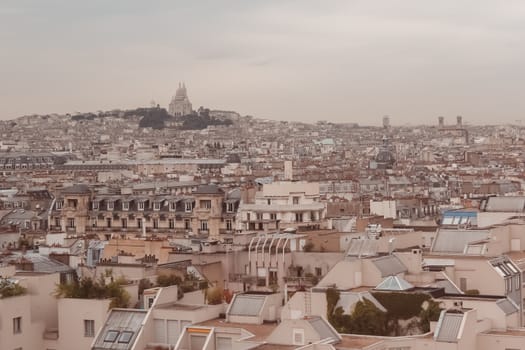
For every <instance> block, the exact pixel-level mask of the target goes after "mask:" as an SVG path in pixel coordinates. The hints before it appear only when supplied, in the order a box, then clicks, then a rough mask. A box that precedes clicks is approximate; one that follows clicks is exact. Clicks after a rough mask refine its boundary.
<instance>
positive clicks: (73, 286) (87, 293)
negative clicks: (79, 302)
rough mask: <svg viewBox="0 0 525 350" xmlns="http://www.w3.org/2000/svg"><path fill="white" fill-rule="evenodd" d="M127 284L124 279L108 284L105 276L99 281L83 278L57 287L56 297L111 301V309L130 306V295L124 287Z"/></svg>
mask: <svg viewBox="0 0 525 350" xmlns="http://www.w3.org/2000/svg"><path fill="white" fill-rule="evenodd" d="M125 283H126V280H125V279H123V278H118V279H116V280H112V281H111V282H110V283H106V280H105V278H104V276H103V275H101V276H100V278H99V279H98V280H93V279H92V278H90V277H83V278H81V279H80V280H75V281H73V282H69V283H61V284H58V285H57V286H56V289H55V296H56V297H57V298H77V299H111V303H110V305H109V307H110V308H114V307H122V308H126V307H128V306H129V300H130V295H129V293H128V292H126V291H125V290H124V288H123V287H122V286H123V285H124V284H125Z"/></svg>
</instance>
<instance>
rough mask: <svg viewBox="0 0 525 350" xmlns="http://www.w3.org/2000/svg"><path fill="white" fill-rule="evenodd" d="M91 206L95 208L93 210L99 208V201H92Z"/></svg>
mask: <svg viewBox="0 0 525 350" xmlns="http://www.w3.org/2000/svg"><path fill="white" fill-rule="evenodd" d="M91 207H92V208H93V210H98V202H93V203H91Z"/></svg>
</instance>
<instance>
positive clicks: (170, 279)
mask: <svg viewBox="0 0 525 350" xmlns="http://www.w3.org/2000/svg"><path fill="white" fill-rule="evenodd" d="M181 283H182V278H180V277H179V276H177V275H175V274H174V273H172V274H167V275H159V276H158V277H157V284H158V285H159V286H160V287H168V286H173V285H177V286H178V285H180V284H181Z"/></svg>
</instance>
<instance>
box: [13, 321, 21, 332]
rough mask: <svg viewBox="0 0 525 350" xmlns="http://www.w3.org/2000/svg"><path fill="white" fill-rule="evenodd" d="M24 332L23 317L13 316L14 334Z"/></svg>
mask: <svg viewBox="0 0 525 350" xmlns="http://www.w3.org/2000/svg"><path fill="white" fill-rule="evenodd" d="M19 333H22V317H15V318H13V334H19Z"/></svg>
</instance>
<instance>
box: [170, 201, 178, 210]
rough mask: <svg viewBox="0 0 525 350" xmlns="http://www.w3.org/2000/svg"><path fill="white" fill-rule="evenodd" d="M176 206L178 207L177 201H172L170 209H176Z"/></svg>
mask: <svg viewBox="0 0 525 350" xmlns="http://www.w3.org/2000/svg"><path fill="white" fill-rule="evenodd" d="M176 207H177V203H176V202H170V211H175V209H176Z"/></svg>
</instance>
